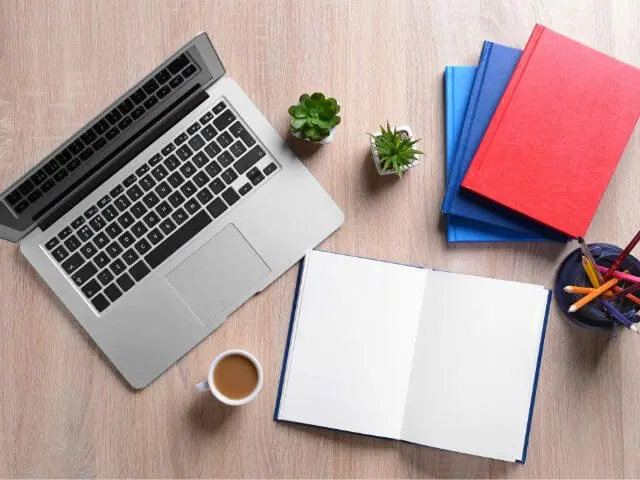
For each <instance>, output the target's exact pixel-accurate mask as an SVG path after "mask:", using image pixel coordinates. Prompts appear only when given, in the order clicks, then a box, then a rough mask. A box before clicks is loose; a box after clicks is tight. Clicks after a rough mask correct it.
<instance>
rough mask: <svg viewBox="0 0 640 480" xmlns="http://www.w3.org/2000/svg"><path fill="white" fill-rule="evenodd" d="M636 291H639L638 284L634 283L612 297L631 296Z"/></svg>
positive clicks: (639, 284)
mask: <svg viewBox="0 0 640 480" xmlns="http://www.w3.org/2000/svg"><path fill="white" fill-rule="evenodd" d="M618 288H620V287H618ZM638 290H640V283H634V284H633V285H630V286H628V287H627V288H624V289H620V290H619V291H617V292H616V293H615V294H614V297H624V296H626V295H631V294H632V293H635V292H637V291H638Z"/></svg>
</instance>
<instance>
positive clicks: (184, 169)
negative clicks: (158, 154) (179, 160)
mask: <svg viewBox="0 0 640 480" xmlns="http://www.w3.org/2000/svg"><path fill="white" fill-rule="evenodd" d="M180 173H182V175H184V177H185V178H189V177H190V176H191V175H193V174H194V173H196V167H195V166H194V165H193V163H191V162H187V163H185V164H184V165H182V166H181V167H180Z"/></svg>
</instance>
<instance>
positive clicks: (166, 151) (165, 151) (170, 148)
mask: <svg viewBox="0 0 640 480" xmlns="http://www.w3.org/2000/svg"><path fill="white" fill-rule="evenodd" d="M175 149H176V146H175V145H174V144H173V143H169V144H168V145H166V146H165V147H164V148H163V149H162V150H161V152H162V155H164V156H165V157H166V156H167V155H169V154H170V153H171V152H173V151H174V150H175Z"/></svg>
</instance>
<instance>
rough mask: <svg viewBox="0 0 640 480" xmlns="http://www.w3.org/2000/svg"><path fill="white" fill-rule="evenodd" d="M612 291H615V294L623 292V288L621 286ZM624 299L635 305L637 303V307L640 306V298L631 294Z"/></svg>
mask: <svg viewBox="0 0 640 480" xmlns="http://www.w3.org/2000/svg"><path fill="white" fill-rule="evenodd" d="M611 290H613V291H614V292H615V293H618V292H621V291H622V290H623V289H622V287H619V286H617V285H616V286H615V287H613V288H612V289H611ZM624 298H626V299H627V300H631V301H632V302H633V303H635V304H636V305H640V298H638V297H636V296H635V295H632V294H630V293H627V294H626V295H625V296H624Z"/></svg>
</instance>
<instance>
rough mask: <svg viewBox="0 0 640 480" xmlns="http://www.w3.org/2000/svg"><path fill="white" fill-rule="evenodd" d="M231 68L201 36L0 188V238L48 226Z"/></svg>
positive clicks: (112, 172) (127, 159) (11, 239)
mask: <svg viewBox="0 0 640 480" xmlns="http://www.w3.org/2000/svg"><path fill="white" fill-rule="evenodd" d="M224 73H225V70H224V67H223V65H222V63H221V61H220V59H219V57H218V55H217V54H216V52H215V50H214V48H213V45H212V44H211V41H210V40H209V37H208V36H207V34H206V33H201V34H200V35H198V36H197V37H195V38H194V39H193V40H191V41H190V42H189V43H188V44H186V45H185V46H184V47H182V48H181V49H180V50H179V51H177V52H176V53H175V54H173V55H172V56H171V57H169V58H168V59H167V60H166V61H165V62H163V63H162V65H160V66H159V67H158V68H156V69H155V70H154V71H153V72H151V73H150V74H149V75H147V76H146V77H145V78H144V79H143V80H141V81H140V82H138V83H137V84H136V85H135V86H134V87H133V88H131V89H130V90H129V91H127V92H126V93H125V94H124V95H123V96H121V97H120V98H119V99H117V100H116V101H115V102H113V103H112V104H111V105H110V106H109V107H108V108H106V109H105V110H104V111H103V112H101V113H100V114H99V115H98V116H97V117H95V118H94V119H93V120H91V121H89V122H88V123H87V124H86V125H85V126H84V127H83V128H81V129H80V130H79V131H78V132H76V133H75V134H74V135H72V136H71V137H70V138H69V139H68V140H67V141H66V142H64V143H63V144H62V145H60V146H59V147H58V148H57V149H55V150H54V151H53V152H52V153H51V154H49V155H48V156H47V157H45V158H44V159H43V160H42V161H41V162H40V163H39V164H38V165H36V166H35V167H34V168H32V169H31V170H30V171H29V172H27V173H26V174H25V175H24V176H23V177H22V178H20V179H19V180H18V181H16V182H15V183H14V184H13V185H11V186H10V187H9V188H7V189H6V191H4V192H2V194H0V238H3V239H5V240H10V241H18V240H20V239H21V238H23V237H24V236H25V235H27V234H28V233H29V232H30V231H31V230H32V229H33V228H35V226H36V225H40V227H41V228H43V229H44V228H47V226H48V225H51V223H53V222H54V221H55V220H57V218H59V217H60V216H61V215H63V214H64V213H65V212H66V211H68V210H69V209H70V208H72V207H73V205H75V204H76V203H77V202H78V201H80V200H81V199H82V198H84V197H85V196H86V195H87V194H88V193H90V191H91V190H92V189H93V188H95V187H96V186H97V185H99V184H100V183H102V182H104V181H105V180H106V179H107V178H108V177H109V176H111V175H113V174H114V173H115V172H116V171H117V170H118V169H119V168H121V167H122V166H124V165H125V164H126V163H127V162H128V161H129V160H131V159H132V158H135V154H136V153H135V152H139V151H140V147H141V145H145V139H147V142H146V144H148V143H149V141H148V140H149V139H148V137H149V136H151V135H154V134H155V135H156V136H157V134H158V132H159V129H160V128H161V124H162V122H163V119H164V118H165V117H167V116H168V115H169V114H171V113H172V112H175V111H176V110H177V109H178V108H180V107H181V106H184V105H185V104H188V103H191V102H192V100H193V99H194V98H195V97H196V96H198V95H202V92H203V91H204V90H205V89H206V88H207V87H208V86H209V85H211V84H212V83H213V82H215V81H216V80H218V79H219V78H220V77H222V76H223V75H224ZM136 146H137V147H138V148H137V149H136Z"/></svg>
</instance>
